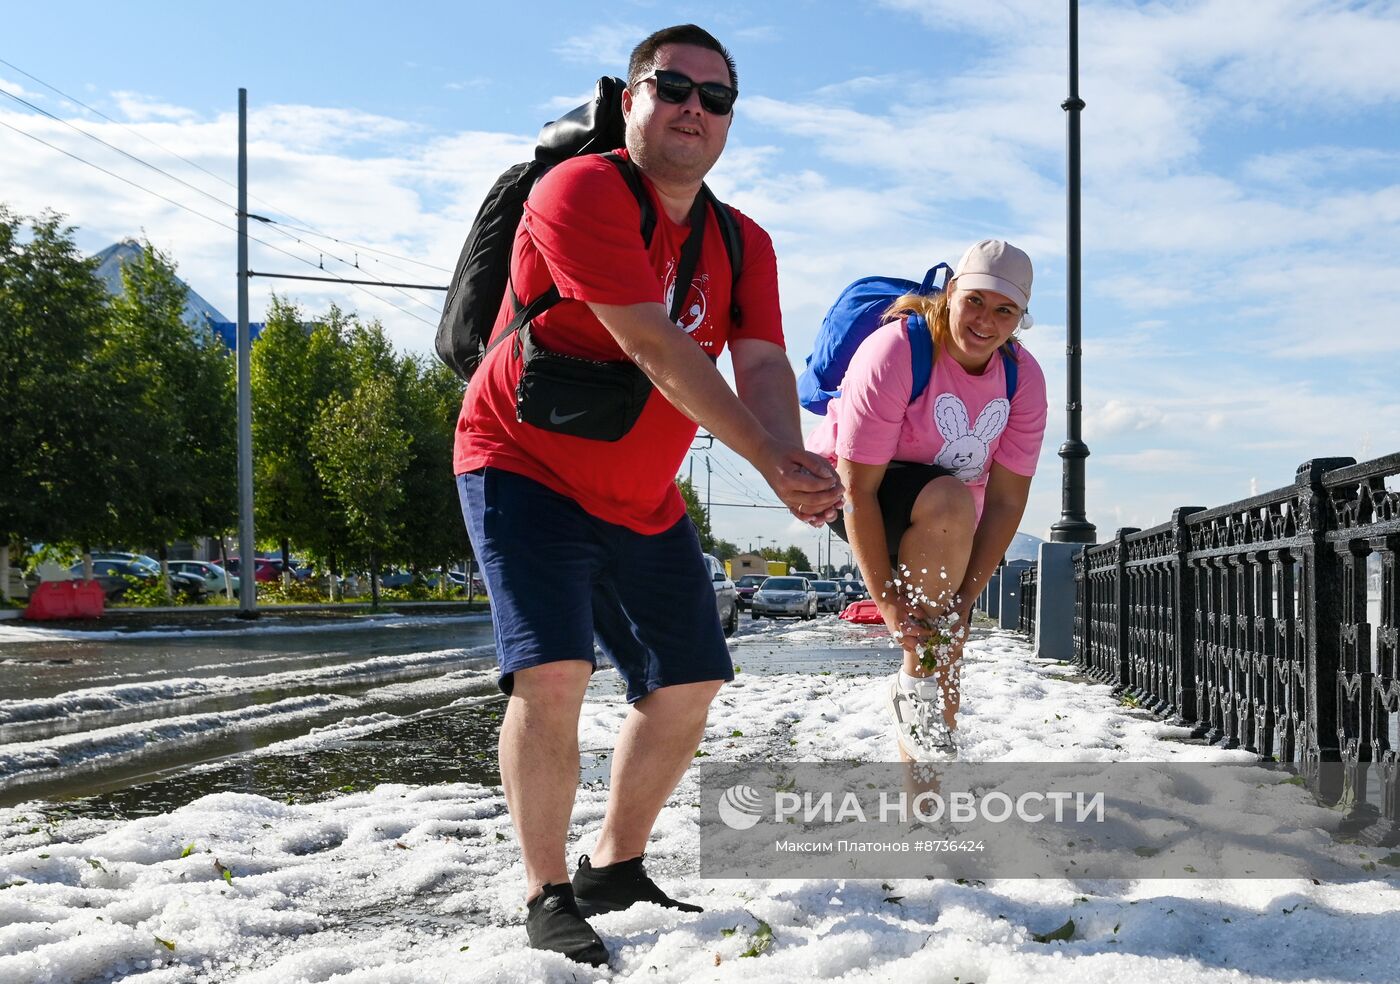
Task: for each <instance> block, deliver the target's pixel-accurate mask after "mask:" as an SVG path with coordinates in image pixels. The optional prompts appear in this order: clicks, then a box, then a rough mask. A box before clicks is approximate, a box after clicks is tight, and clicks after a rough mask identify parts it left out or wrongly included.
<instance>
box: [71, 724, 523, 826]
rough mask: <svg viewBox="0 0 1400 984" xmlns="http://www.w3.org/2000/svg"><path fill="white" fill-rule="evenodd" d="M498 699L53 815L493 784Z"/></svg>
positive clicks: (145, 812) (135, 789) (101, 797)
mask: <svg viewBox="0 0 1400 984" xmlns="http://www.w3.org/2000/svg"><path fill="white" fill-rule="evenodd" d="M504 710H505V700H504V698H502V699H500V700H491V701H487V702H484V703H481V704H477V705H474V706H471V707H465V708H457V709H454V710H451V711H444V712H443V713H441V714H431V715H424V716H423V717H420V718H416V719H414V720H412V721H407V722H405V723H403V724H400V725H396V726H394V727H391V728H386V729H384V730H383V731H377V732H374V733H373V734H372V735H368V736H366V737H364V738H354V739H347V740H344V741H339V742H335V743H333V744H328V745H326V746H324V747H322V748H318V749H314V750H312V751H307V752H298V753H296V754H294V755H254V756H246V757H240V758H239V759H237V760H235V761H231V762H229V763H227V764H225V765H215V766H206V767H203V768H201V769H200V770H199V771H196V772H183V773H180V774H178V775H174V776H168V777H166V778H162V779H156V780H153V781H151V782H146V783H142V784H141V785H139V786H129V787H126V788H124V789H117V790H112V791H110V792H105V793H99V794H97V795H94V796H84V797H79V798H75V799H67V800H61V801H49V803H48V804H47V806H48V807H49V808H51V809H52V811H53V812H60V811H61V812H64V813H67V814H69V815H77V816H92V817H106V818H117V819H121V818H131V817H144V816H153V815H156V814H160V813H168V812H170V811H171V810H176V809H179V808H180V807H182V806H187V805H188V804H190V803H192V802H194V801H195V800H197V799H199V798H200V797H202V796H208V795H209V794H211V793H228V792H233V793H255V794H257V795H259V796H266V797H267V798H269V799H274V800H279V801H282V802H287V801H291V802H308V801H314V800H320V799H326V798H329V797H331V796H335V795H339V794H341V793H349V792H359V791H361V790H366V789H373V788H374V787H375V786H378V785H379V784H380V783H385V782H394V783H405V784H409V785H432V784H434V783H442V782H473V783H480V784H482V785H486V786H495V785H499V784H500V781H501V777H500V773H499V771H498V770H497V768H496V736H497V733H498V732H499V730H500V724H501V722H500V718H501V714H502V712H503V711H504Z"/></svg>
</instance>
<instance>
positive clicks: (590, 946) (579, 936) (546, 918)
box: [525, 883, 608, 967]
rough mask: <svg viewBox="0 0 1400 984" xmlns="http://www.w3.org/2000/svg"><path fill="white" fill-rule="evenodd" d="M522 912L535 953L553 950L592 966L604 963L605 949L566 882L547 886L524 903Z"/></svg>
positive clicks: (606, 951)
mask: <svg viewBox="0 0 1400 984" xmlns="http://www.w3.org/2000/svg"><path fill="white" fill-rule="evenodd" d="M525 912H526V915H525V935H526V936H528V937H529V938H530V946H532V947H534V948H535V949H536V950H553V951H554V952H555V953H562V954H564V956H566V957H568V958H569V959H570V960H576V961H578V962H579V963H585V964H592V965H593V966H594V967H603V966H605V965H606V964H607V962H608V948H607V947H606V946H604V945H603V941H602V940H601V939H599V938H598V934H597V933H595V932H593V927H592V926H590V925H588V923H586V922H584V921H583V916H582V915H581V914H580V913H579V911H578V903H576V902H575V901H574V890H573V888H572V887H571V886H570V885H568V884H567V883H565V884H563V885H546V886H545V887H544V890H543V891H541V892H540V894H539V895H536V896H535V897H534V898H533V899H531V900H530V901H529V902H528V903H527V904H526V906H525Z"/></svg>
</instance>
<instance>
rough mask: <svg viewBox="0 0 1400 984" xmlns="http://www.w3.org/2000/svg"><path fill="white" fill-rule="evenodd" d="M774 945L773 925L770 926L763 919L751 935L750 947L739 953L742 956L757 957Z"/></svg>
mask: <svg viewBox="0 0 1400 984" xmlns="http://www.w3.org/2000/svg"><path fill="white" fill-rule="evenodd" d="M772 945H773V927H772V926H769V925H768V924H767V923H766V922H764V921H763V920H762V919H760V920H759V921H758V929H757V930H755V931H754V934H753V935H752V936H750V937H749V948H748V949H747V950H745V951H744V952H743V953H741V954H739V956H741V957H756V956H758V955H759V954H760V953H762V952H763V951H764V950H766V949H768V948H769V947H770V946H772Z"/></svg>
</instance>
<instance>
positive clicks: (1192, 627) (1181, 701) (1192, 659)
mask: <svg viewBox="0 0 1400 984" xmlns="http://www.w3.org/2000/svg"><path fill="white" fill-rule="evenodd" d="M1204 508H1205V507H1204V506H1178V507H1177V508H1176V509H1175V510H1173V511H1172V528H1173V532H1172V536H1173V543H1172V546H1173V548H1174V550H1175V551H1176V556H1175V557H1174V558H1173V559H1172V598H1173V602H1172V691H1171V693H1169V694H1168V695H1167V699H1168V700H1170V701H1171V702H1172V704H1171V706H1170V707H1169V708H1167V710H1166V713H1168V714H1171V715H1172V718H1171V723H1172V724H1176V725H1182V726H1185V725H1196V727H1194V728H1193V729H1192V732H1191V737H1192V738H1200V737H1201V736H1202V735H1204V734H1205V728H1204V727H1201V726H1200V724H1199V722H1198V721H1197V719H1196V614H1195V610H1194V606H1195V604H1196V572H1195V570H1194V569H1193V568H1192V567H1191V564H1190V554H1191V530H1190V527H1188V526H1187V523H1186V520H1187V518H1188V517H1189V516H1190V515H1191V514H1192V513H1198V512H1200V511H1201V510H1203V509H1204Z"/></svg>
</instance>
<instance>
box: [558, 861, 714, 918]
mask: <svg viewBox="0 0 1400 984" xmlns="http://www.w3.org/2000/svg"><path fill="white" fill-rule="evenodd" d="M644 857H645V855H643V856H642V857H637V858H633V859H632V860H630V861H618V862H617V863H616V864H610V865H607V866H605V867H602V868H595V867H593V863H592V862H591V861H589V860H588V855H587V854H585V855H584V856H583V857H581V858H579V859H578V871H576V872H574V897H575V898H576V899H577V900H578V911H579V912H581V913H583V914H584V915H585V916H596V915H598V914H599V913H603V912H619V911H621V910H622V909H626V908H627V907H628V906H630V905H632V903H634V902H655V903H656V904H657V905H660V906H665V907H666V908H668V909H679V910H680V911H681V912H704V911H705V910H704V909H702V908H701V907H700V906H698V905H691V904H690V903H689V902H677V901H676V900H675V899H673V898H671V897H670V896H669V895H667V894H666V893H665V892H663V891H661V889H660V888H658V887H657V884H656V882H654V881H652V880H651V879H650V878H648V877H647V873H646V871H645V870H643V868H642V858H644Z"/></svg>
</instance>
